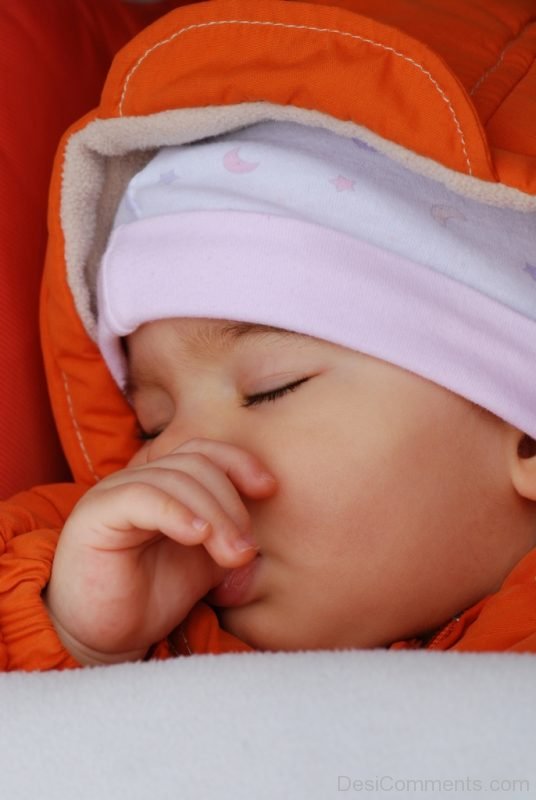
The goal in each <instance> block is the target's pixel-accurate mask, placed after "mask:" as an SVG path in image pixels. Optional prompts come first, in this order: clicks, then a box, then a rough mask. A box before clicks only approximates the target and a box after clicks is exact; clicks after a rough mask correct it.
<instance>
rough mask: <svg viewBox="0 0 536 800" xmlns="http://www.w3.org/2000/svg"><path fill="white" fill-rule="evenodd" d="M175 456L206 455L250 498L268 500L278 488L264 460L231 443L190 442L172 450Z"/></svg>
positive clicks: (212, 440) (207, 440)
mask: <svg viewBox="0 0 536 800" xmlns="http://www.w3.org/2000/svg"><path fill="white" fill-rule="evenodd" d="M174 453H178V454H180V453H201V454H203V455H205V456H207V457H208V458H209V459H210V460H211V461H213V462H214V464H216V465H217V466H218V467H220V469H221V470H222V471H223V472H224V473H225V474H226V475H228V476H229V478H230V479H231V481H232V482H233V484H234V485H235V486H236V488H237V489H238V490H239V491H240V492H242V493H243V494H246V495H248V496H250V497H266V496H268V495H270V494H272V493H273V492H274V491H275V489H276V485H277V481H276V478H275V477H274V476H273V475H272V474H271V473H270V472H269V471H268V470H267V469H266V467H265V466H264V464H263V463H262V461H261V460H260V459H259V458H257V457H256V456H254V455H253V454H252V453H250V452H248V451H247V450H244V449H243V448H242V447H238V446H236V445H233V444H229V443H228V442H220V441H216V440H215V439H202V438H198V439H190V440H189V441H187V442H184V444H182V445H181V446H180V447H177V448H176V449H175V450H173V451H172V453H171V454H170V455H173V454H174Z"/></svg>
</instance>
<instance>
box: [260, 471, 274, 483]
mask: <svg viewBox="0 0 536 800" xmlns="http://www.w3.org/2000/svg"><path fill="white" fill-rule="evenodd" d="M257 478H258V479H259V480H260V481H266V483H268V482H270V483H275V478H274V476H273V475H270V473H269V472H257Z"/></svg>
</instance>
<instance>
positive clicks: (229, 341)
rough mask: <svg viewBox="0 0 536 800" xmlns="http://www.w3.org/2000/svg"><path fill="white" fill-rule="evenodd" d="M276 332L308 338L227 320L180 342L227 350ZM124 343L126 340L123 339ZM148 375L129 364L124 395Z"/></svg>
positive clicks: (280, 335)
mask: <svg viewBox="0 0 536 800" xmlns="http://www.w3.org/2000/svg"><path fill="white" fill-rule="evenodd" d="M267 334H271V335H274V334H276V335H277V337H278V338H281V339H298V338H304V337H305V338H309V337H307V335H306V334H300V333H296V332H295V331H289V330H286V329H285V328H277V327H274V326H273V325H262V324H260V323H256V322H229V323H227V324H226V325H222V326H219V327H214V326H204V327H201V328H198V329H197V330H196V331H195V332H194V333H193V334H188V335H186V336H183V337H182V344H183V347H184V349H185V350H187V351H190V352H194V353H195V352H197V353H199V352H200V351H201V352H207V351H209V350H210V349H211V348H214V347H215V348H217V349H218V350H220V351H224V352H227V351H229V350H231V349H232V348H233V347H234V346H235V345H236V343H237V342H238V341H239V340H241V339H244V338H245V337H246V336H251V337H253V336H263V335H267ZM125 345H126V341H125ZM147 379H148V376H147V375H146V373H145V370H142V369H139V368H137V369H132V368H130V366H129V370H128V375H127V381H126V384H125V389H124V392H125V395H126V396H127V398H129V399H130V398H131V397H132V395H133V394H135V393H136V392H137V391H138V390H139V388H140V386H141V385H143V384H144V383H147V382H148V380H147Z"/></svg>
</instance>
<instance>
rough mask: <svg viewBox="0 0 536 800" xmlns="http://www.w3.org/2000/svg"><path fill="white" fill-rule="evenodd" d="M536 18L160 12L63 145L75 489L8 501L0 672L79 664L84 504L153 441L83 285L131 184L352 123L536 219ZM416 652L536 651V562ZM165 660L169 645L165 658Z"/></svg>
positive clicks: (56, 296) (448, 12) (65, 438)
mask: <svg viewBox="0 0 536 800" xmlns="http://www.w3.org/2000/svg"><path fill="white" fill-rule="evenodd" d="M535 19H536V2H535V1H534V0H510V2H509V3H507V4H505V3H504V2H502V0H436V2H434V3H433V4H432V3H430V4H429V6H428V7H427V6H426V5H425V4H422V3H418V4H417V3H416V2H414V0H333V2H332V3H331V4H330V5H329V6H328V5H323V4H322V3H321V2H318V0H309V2H307V3H302V2H294V1H293V0H286V1H285V0H255V2H249V1H246V0H211V2H203V3H195V4H193V5H189V6H183V7H181V8H178V9H176V10H175V11H173V12H171V13H170V14H168V15H166V16H165V17H163V18H161V19H159V20H158V21H157V22H155V23H153V24H152V25H151V26H150V27H149V28H146V29H145V30H143V31H142V32H141V33H140V34H139V35H138V36H136V37H135V38H134V39H133V40H132V41H131V42H130V43H129V44H128V45H127V46H126V47H125V48H124V49H123V50H122V51H121V52H120V53H119V54H118V55H117V56H116V58H115V60H114V63H113V65H112V68H111V70H110V73H109V75H108V78H107V81H106V83H105V86H104V89H103V92H102V97H101V102H100V105H99V107H98V108H97V109H95V110H94V111H92V112H91V113H89V114H87V115H85V116H84V117H83V118H82V119H81V120H79V121H78V122H77V123H76V124H74V125H73V126H71V128H70V129H69V130H68V131H67V132H66V134H65V135H64V137H63V139H62V141H61V143H60V146H59V149H58V153H57V156H56V162H55V167H54V172H53V177H52V184H51V190H50V206H49V219H48V224H49V245H48V251H47V259H46V266H45V272H44V277H43V283H42V294H41V338H42V348H43V356H44V362H45V369H46V374H47V380H48V387H49V393H50V397H51V402H52V408H53V411H54V415H55V421H56V425H57V428H58V432H59V436H60V438H61V442H62V446H63V449H64V452H65V455H66V458H67V460H68V462H69V465H70V468H71V470H72V474H73V476H74V479H75V481H76V483H74V484H58V485H51V486H42V487H37V488H35V489H33V490H31V491H28V492H23V493H21V494H19V495H17V496H16V497H14V498H13V499H12V500H11V501H10V502H6V503H3V504H1V506H0V533H1V536H2V538H1V539H0V542H1V543H2V545H1V546H2V550H1V551H0V669H2V670H16V669H25V670H32V669H41V670H43V669H52V668H65V667H75V666H78V665H77V662H76V661H75V660H74V659H73V658H72V657H71V656H70V655H69V653H67V652H66V651H65V649H64V648H63V647H62V645H61V643H60V641H59V639H58V637H57V636H56V633H55V631H54V628H53V626H52V624H51V622H50V620H49V619H48V616H47V614H46V612H45V610H44V607H43V605H42V602H41V599H40V595H41V592H42V590H43V588H44V587H45V586H46V583H47V581H48V578H49V575H50V569H51V563H52V559H53V555H54V549H55V543H56V541H57V538H58V535H59V533H60V531H61V528H62V525H63V522H64V520H65V519H66V517H67V516H68V515H69V513H70V511H71V509H72V508H73V506H74V504H75V503H76V501H77V500H78V498H79V497H80V496H81V495H82V494H83V493H84V491H86V490H87V489H88V488H89V487H91V486H92V485H93V484H94V483H95V482H97V481H98V480H99V479H101V478H102V477H104V476H105V475H108V474H109V473H111V472H113V471H115V470H117V469H120V468H122V467H123V466H124V465H125V464H126V463H127V462H128V460H129V459H130V458H131V457H132V456H133V454H134V452H135V450H136V449H137V447H138V444H139V443H138V442H137V439H136V437H135V427H136V423H135V419H134V415H133V413H132V410H131V408H130V406H129V405H128V403H127V402H126V400H125V399H124V397H123V396H122V394H121V393H120V391H119V390H118V388H117V387H116V385H115V383H114V382H113V380H112V378H111V376H110V374H109V372H108V370H107V367H106V365H105V364H104V362H103V360H102V358H101V356H100V353H99V351H98V349H97V347H96V345H95V341H94V335H95V319H94V315H93V306H92V298H91V294H90V291H89V289H88V287H89V286H91V283H92V279H93V277H94V273H95V268H96V265H97V264H98V262H99V257H100V255H101V254H102V251H103V248H104V246H105V243H106V238H107V235H108V232H109V229H110V225H111V217H112V215H113V214H112V211H113V208H115V205H114V204H116V203H117V201H118V199H119V196H120V194H121V190H122V188H123V187H124V186H125V183H126V181H127V180H128V179H129V178H130V177H131V176H132V174H133V173H134V172H135V171H137V170H138V169H140V168H141V166H143V164H144V163H145V162H146V161H147V160H148V157H150V155H152V153H153V152H154V149H155V148H157V147H159V146H161V145H162V144H164V143H166V144H173V143H175V144H179V143H181V142H187V141H192V140H194V139H196V138H201V137H204V136H208V135H215V134H216V133H221V132H224V131H226V130H228V129H230V128H232V127H237V126H238V125H240V124H246V123H248V122H249V123H252V122H255V121H259V120H261V119H292V120H295V121H298V122H303V123H305V124H307V123H308V122H309V124H315V125H325V126H329V125H333V124H341V123H342V124H346V125H353V126H357V128H356V130H357V131H359V135H360V136H361V137H362V138H365V140H366V137H367V136H368V137H369V141H371V142H372V143H374V144H375V146H378V147H380V148H382V149H383V150H384V152H391V153H396V154H397V155H398V157H403V158H404V159H405V160H406V163H410V164H412V165H413V167H414V168H415V169H418V170H420V171H422V172H425V173H427V174H430V175H432V176H433V175H434V174H440V173H441V174H443V175H444V174H445V169H446V170H449V171H452V173H453V174H455V175H456V179H457V180H458V181H459V182H460V183H461V184H464V183H465V184H467V182H475V179H479V180H480V181H482V182H485V186H486V190H489V192H491V193H493V192H494V191H499V192H500V190H501V189H504V187H505V186H506V187H513V188H515V189H518V190H520V192H521V193H523V195H521V194H519V198H520V200H519V202H521V203H524V207H525V208H534V209H536V198H534V197H531V195H535V194H536V107H535V106H534V103H533V99H532V98H533V97H534V96H535V94H536V66H535V53H536V25H535V24H534V22H535ZM151 148H152V149H151ZM148 154H149V156H148ZM501 185H502V186H501ZM181 631H182V640H181V641H180V642H178V643H177V642H175V645H176V647H177V649H178V650H179V652H182V653H185V654H188V653H191V652H195V653H207V652H212V653H220V652H227V651H232V650H235V651H236V650H249V649H251V648H249V646H247V645H245V644H244V643H242V642H240V641H238V640H237V639H236V638H234V637H233V636H231V635H230V634H227V633H226V632H224V631H222V630H221V629H220V628H219V627H218V624H217V619H216V616H215V614H214V612H213V611H212V610H211V609H210V608H209V607H208V606H206V605H205V604H203V603H200V604H198V605H197V606H195V607H194V609H193V610H192V612H191V613H190V615H189V616H188V618H187V619H186V621H185V622H184V623H183V625H182V626H181ZM417 647H425V648H428V649H443V650H444V649H457V650H513V651H530V652H536V551H533V552H531V553H529V554H528V555H527V556H526V557H525V558H524V559H523V560H522V561H521V562H520V564H518V565H517V567H516V568H515V569H514V570H513V572H512V573H511V574H510V575H509V576H508V578H507V580H506V581H505V583H504V584H503V587H502V588H501V590H500V591H499V592H497V593H496V594H494V595H492V596H490V597H487V598H484V599H483V600H481V601H480V602H479V603H477V604H476V605H475V606H473V607H472V608H471V609H468V610H466V611H465V612H464V613H463V614H461V616H460V617H459V618H456V619H454V620H452V621H451V622H449V623H448V624H447V625H446V626H445V627H444V628H443V629H442V630H440V631H438V632H436V633H435V634H434V635H433V636H432V637H428V638H427V639H426V640H411V641H407V642H397V643H394V644H393V645H392V648H393V649H403V648H417ZM169 655H170V652H169V646H168V644H167V642H161V643H156V644H155V647H154V648H153V650H152V652H151V657H156V658H166V657H168V656H169Z"/></svg>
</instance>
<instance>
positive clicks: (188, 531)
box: [45, 439, 276, 664]
mask: <svg viewBox="0 0 536 800" xmlns="http://www.w3.org/2000/svg"><path fill="white" fill-rule="evenodd" d="M275 488H276V481H275V479H272V480H270V479H269V477H266V472H265V470H264V468H263V465H262V463H261V462H260V461H259V460H258V459H257V458H255V457H254V456H253V455H251V454H250V453H248V452H246V451H245V450H243V449H241V448H239V447H235V446H234V445H231V444H227V443H224V442H217V441H213V440H209V439H192V440H191V441H189V442H186V443H185V444H183V445H182V446H181V447H179V448H178V449H177V450H174V451H173V452H172V453H170V454H169V455H166V456H163V457H162V458H159V459H156V460H155V461H152V462H150V463H148V464H144V465H143V466H128V467H127V468H126V469H123V470H120V471H119V472H116V473H114V474H113V475H110V476H108V477H107V478H104V479H103V480H102V481H100V483H98V484H97V485H96V486H94V487H93V488H92V489H90V490H89V491H88V492H87V493H86V494H85V495H84V496H83V497H82V499H81V500H80V501H79V502H78V503H77V505H76V506H75V508H74V509H73V511H72V513H71V515H70V516H69V518H68V519H67V521H66V523H65V526H64V528H63V531H62V533H61V536H60V538H59V542H58V547H57V550H56V555H55V558H54V564H53V568H52V575H51V578H50V583H49V585H48V587H47V590H46V594H45V602H46V604H47V607H48V610H49V614H50V616H51V618H52V620H53V622H54V624H55V627H56V629H57V631H58V634H59V636H60V638H61V639H62V641H63V644H64V645H65V647H67V649H68V650H69V651H70V652H71V654H72V655H73V656H75V658H77V659H78V660H79V661H80V662H81V663H84V664H99V663H108V664H110V663H116V662H122V661H134V660H137V659H139V658H142V657H143V656H144V655H145V653H146V652H147V650H148V648H149V647H150V645H151V644H153V643H154V642H156V641H159V640H160V639H162V638H164V637H165V636H167V635H168V634H169V633H170V632H171V631H172V630H173V629H174V628H175V627H176V626H177V625H178V624H179V623H180V622H182V620H183V619H184V618H185V616H186V615H187V614H188V612H189V611H190V609H191V608H192V606H193V605H195V603H196V602H197V601H198V600H199V599H200V598H201V597H203V596H204V595H205V594H206V593H207V592H208V591H210V589H212V588H213V587H214V586H216V585H217V584H218V583H220V582H221V581H222V580H223V577H224V575H225V573H226V570H227V569H229V568H235V567H239V566H243V565H244V564H246V563H247V562H248V561H250V560H251V559H252V558H253V557H254V556H255V555H256V546H255V542H254V540H253V538H252V535H251V529H250V518H249V514H248V512H247V509H246V507H245V505H244V503H243V502H242V499H241V497H240V494H239V493H241V494H243V495H247V496H248V497H252V498H255V499H261V498H266V497H269V496H270V495H271V494H273V492H274V491H275Z"/></svg>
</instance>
